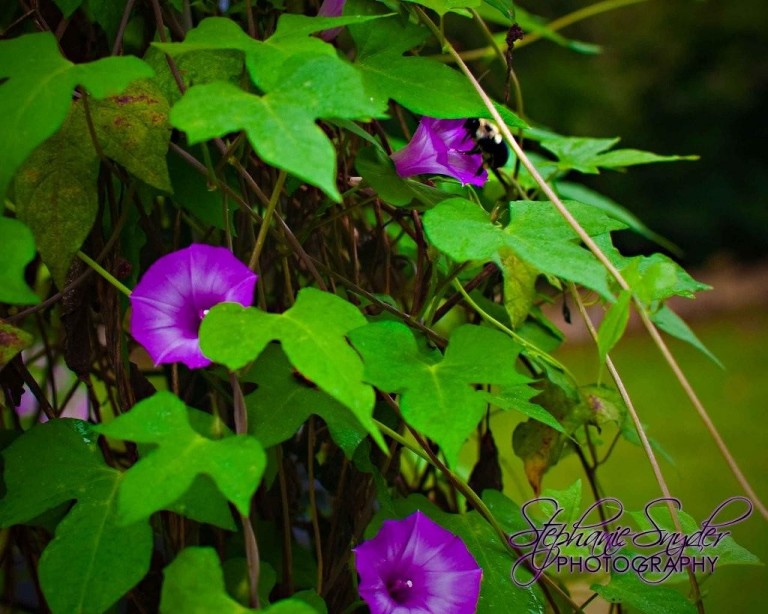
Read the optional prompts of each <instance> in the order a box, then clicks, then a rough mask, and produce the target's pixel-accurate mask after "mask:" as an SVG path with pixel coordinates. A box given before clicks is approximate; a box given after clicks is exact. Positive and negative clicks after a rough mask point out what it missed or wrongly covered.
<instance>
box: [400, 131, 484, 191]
mask: <svg viewBox="0 0 768 614" xmlns="http://www.w3.org/2000/svg"><path fill="white" fill-rule="evenodd" d="M464 122H465V120H463V119H435V118H433V117H422V118H421V121H420V122H419V127H418V128H417V129H416V133H415V134H414V135H413V138H412V139H411V140H410V142H409V143H408V144H407V145H406V146H405V147H403V149H401V150H400V151H397V152H395V153H394V154H392V160H393V161H394V163H395V169H396V170H397V174H398V175H400V176H401V177H412V176H413V175H423V174H428V173H430V174H438V175H448V176H449V177H454V178H455V179H458V180H459V181H461V183H463V184H467V183H469V184H472V185H477V186H482V185H484V184H485V182H486V181H487V180H488V173H487V172H486V171H485V169H484V168H483V155H482V153H479V152H478V153H469V152H470V151H472V149H473V148H474V146H475V145H474V142H473V141H472V139H471V137H470V135H469V134H468V132H467V130H466V129H465V128H464Z"/></svg>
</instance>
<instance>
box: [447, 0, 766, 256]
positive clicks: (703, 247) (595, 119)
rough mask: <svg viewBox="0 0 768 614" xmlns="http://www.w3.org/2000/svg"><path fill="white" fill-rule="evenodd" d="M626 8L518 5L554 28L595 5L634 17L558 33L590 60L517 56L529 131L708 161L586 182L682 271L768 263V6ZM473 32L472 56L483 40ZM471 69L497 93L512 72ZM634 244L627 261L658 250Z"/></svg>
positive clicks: (722, 3) (542, 49)
mask: <svg viewBox="0 0 768 614" xmlns="http://www.w3.org/2000/svg"><path fill="white" fill-rule="evenodd" d="M626 2H627V0H614V2H593V1H585V0H547V1H545V2H541V1H538V2H534V1H528V2H518V3H516V4H517V5H519V6H522V7H523V8H525V9H526V10H528V11H529V12H531V13H534V14H536V15H540V16H542V17H545V18H547V20H551V19H555V18H558V17H561V16H563V15H566V14H568V13H571V12H572V11H575V10H578V9H582V8H584V7H587V6H591V5H594V4H603V5H605V6H611V5H620V4H622V3H623V4H625V6H621V7H620V8H617V9H616V10H611V11H608V12H606V13H603V14H600V15H597V16H593V17H590V18H588V19H585V20H582V21H579V22H577V23H575V24H573V25H571V26H569V27H567V28H565V29H563V30H561V31H560V33H561V34H563V35H564V36H566V37H568V38H569V39H575V40H578V41H584V42H587V43H593V44H597V45H599V46H600V47H601V48H602V53H599V54H597V55H588V54H580V53H576V52H574V51H571V50H569V49H566V48H564V47H561V46H558V45H556V44H554V43H552V42H550V41H547V40H539V41H537V42H535V43H533V44H530V45H528V46H526V47H524V48H521V49H519V50H518V51H517V52H516V53H515V55H514V66H515V70H516V72H517V75H518V77H519V80H520V82H521V84H522V89H523V96H524V100H525V110H526V113H527V115H528V118H529V120H531V121H534V122H538V123H540V124H543V125H544V126H546V127H548V128H550V129H552V130H555V131H556V132H559V133H561V134H564V135H570V136H591V137H615V136H620V137H622V143H621V146H623V147H633V148H639V149H646V150H649V151H653V152H656V153H661V154H672V153H676V154H698V155H700V156H701V160H700V161H698V162H683V163H676V164H656V165H650V166H641V167H635V168H633V169H631V170H630V172H628V173H615V172H610V171H604V172H603V173H602V174H601V175H600V176H595V177H589V178H588V181H587V182H586V183H587V184H588V185H590V186H591V187H593V188H595V189H597V190H598V191H600V192H603V193H605V194H607V195H608V196H611V197H612V198H613V199H614V200H616V201H617V202H619V203H621V204H622V205H624V206H625V207H627V208H629V209H630V210H632V211H633V212H634V213H636V214H637V215H638V216H639V217H640V218H641V219H642V220H643V221H644V222H646V223H647V224H648V225H649V226H650V227H651V228H653V229H654V230H656V231H657V232H660V233H661V234H662V235H664V236H666V237H668V238H669V239H671V240H672V241H674V242H675V243H676V244H678V245H679V246H680V247H681V248H682V249H683V252H684V255H683V259H682V261H683V263H684V264H701V263H704V262H706V261H707V260H709V259H711V258H712V257H714V256H719V257H722V256H723V255H727V256H729V257H730V258H735V259H738V260H742V261H744V260H755V259H760V258H762V257H764V256H765V255H766V251H768V240H766V237H765V231H766V229H767V228H768V206H766V205H767V204H768V203H767V202H766V201H767V200H768V155H766V145H765V144H766V141H767V140H768V121H766V117H768V3H766V2H765V0H741V1H739V2H729V1H726V0H709V1H698V0H646V1H642V0H640V1H638V2H636V3H634V4H629V5H626ZM457 19H460V18H457ZM450 23H451V24H454V25H456V24H457V21H456V20H453V21H451V22H450ZM466 23H467V22H466V21H464V24H465V25H464V26H463V28H464V37H465V39H464V41H465V44H466V47H465V49H471V48H473V46H476V45H477V44H478V41H482V40H483V39H482V37H481V36H480V35H478V34H475V33H471V34H470V33H469V32H468V31H467V26H466ZM457 30H461V27H460V26H458V25H457ZM459 35H460V36H461V35H462V34H461V33H459ZM481 44H484V43H481ZM474 67H475V70H476V72H477V74H483V70H484V69H485V70H489V69H490V71H491V72H490V73H488V74H487V76H486V79H485V80H484V82H483V83H484V84H486V85H490V86H491V87H492V88H495V89H496V93H497V95H498V94H500V92H501V88H500V87H499V83H498V82H496V83H494V82H493V79H494V78H495V76H496V75H498V74H499V73H502V71H501V70H499V67H500V64H499V62H498V61H496V62H494V63H493V64H491V65H488V64H487V63H486V64H484V65H483V63H476V64H475V65H474ZM623 241H624V247H625V250H626V251H632V252H638V251H641V250H647V249H650V248H653V246H651V245H648V244H647V243H645V242H644V241H643V240H641V239H640V238H638V237H636V236H630V235H627V236H625V237H623Z"/></svg>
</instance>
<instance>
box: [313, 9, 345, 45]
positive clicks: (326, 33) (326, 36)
mask: <svg viewBox="0 0 768 614" xmlns="http://www.w3.org/2000/svg"><path fill="white" fill-rule="evenodd" d="M346 1H347V0H323V3H322V4H321V5H320V8H319V9H318V11H317V16H318V17H341V14H342V13H343V12H344V3H345V2H346ZM341 30H342V28H331V29H330V30H323V31H322V32H320V38H322V39H323V40H324V41H332V40H333V39H334V38H336V37H337V36H338V35H339V32H341Z"/></svg>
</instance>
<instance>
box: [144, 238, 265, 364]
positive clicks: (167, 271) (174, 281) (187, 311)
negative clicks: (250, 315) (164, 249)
mask: <svg viewBox="0 0 768 614" xmlns="http://www.w3.org/2000/svg"><path fill="white" fill-rule="evenodd" d="M255 285H256V275H255V274H254V273H253V272H252V271H251V270H250V269H249V268H248V267H247V266H245V265H244V264H243V263H242V262H240V261H239V260H238V259H237V258H235V256H233V255H232V252H230V251H229V250H228V249H226V248H224V247H213V246H211V245H200V244H194V245H190V246H189V247H187V248H184V249H180V250H178V251H175V252H172V253H170V254H167V255H165V256H163V257H162V258H160V259H159V260H157V261H155V262H154V263H153V264H152V265H151V266H150V267H149V268H148V269H147V271H146V272H145V273H144V275H143V277H142V278H141V280H139V283H138V284H137V285H136V288H135V289H134V290H133V292H132V293H131V307H132V308H133V313H132V316H131V335H133V338H134V339H136V341H138V342H139V343H140V344H141V345H143V346H144V347H145V348H146V350H147V352H149V355H150V356H151V357H152V360H154V361H155V364H158V365H159V364H163V363H171V362H183V363H184V364H185V365H187V366H188V367H189V368H190V369H200V368H202V367H207V366H208V365H210V364H211V361H210V360H209V359H208V358H206V357H205V356H204V355H203V353H202V351H200V341H199V338H198V331H199V330H200V322H202V320H203V317H205V314H207V313H208V310H209V309H210V308H211V307H213V306H214V305H217V304H219V303H223V302H230V303H240V304H241V305H243V306H244V307H250V306H251V305H252V304H253V289H254V287H255Z"/></svg>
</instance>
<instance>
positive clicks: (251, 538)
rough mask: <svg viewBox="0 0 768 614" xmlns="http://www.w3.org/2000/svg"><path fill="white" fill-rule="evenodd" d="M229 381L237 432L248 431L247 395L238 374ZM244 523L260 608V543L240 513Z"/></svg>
mask: <svg viewBox="0 0 768 614" xmlns="http://www.w3.org/2000/svg"><path fill="white" fill-rule="evenodd" d="M229 383H230V385H231V386H232V398H233V402H234V409H235V432H236V433H237V434H238V435H245V434H247V433H248V411H247V409H246V407H245V397H243V390H242V388H240V382H239V381H238V380H237V374H235V373H232V372H230V374H229ZM240 521H241V522H242V523H243V537H244V539H245V556H246V559H247V561H248V592H249V594H248V597H249V599H248V601H249V605H250V606H251V607H252V608H256V609H258V608H259V592H258V589H259V574H260V573H261V566H260V562H259V543H258V542H257V541H256V532H255V531H254V530H253V525H252V524H251V519H250V517H249V516H248V515H247V514H240Z"/></svg>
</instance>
